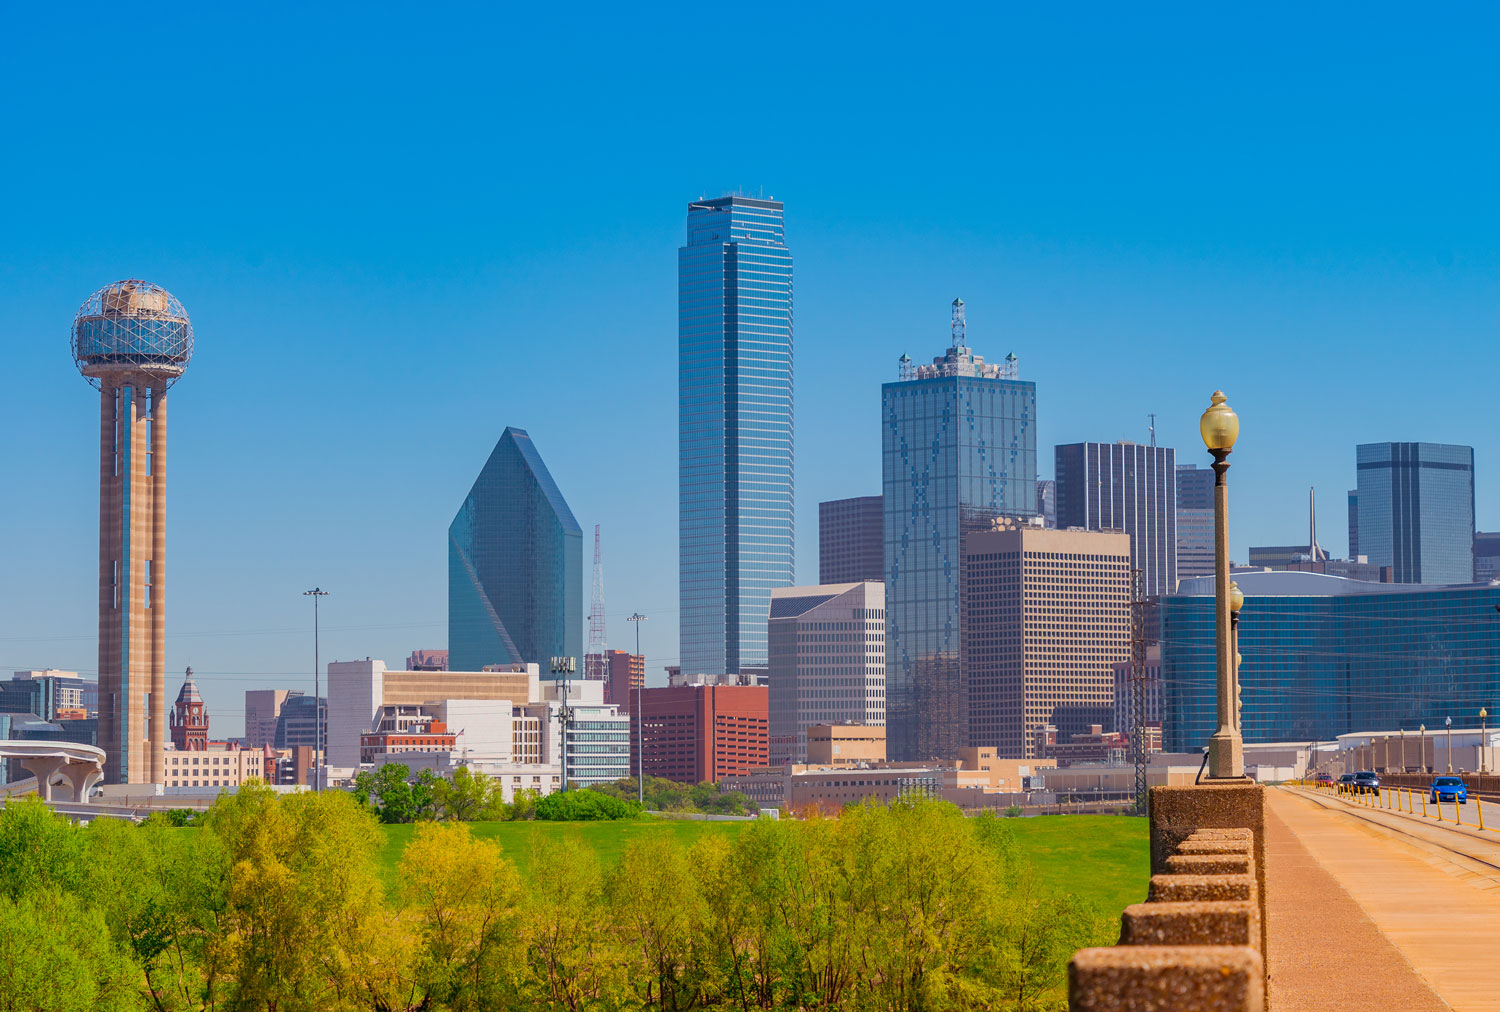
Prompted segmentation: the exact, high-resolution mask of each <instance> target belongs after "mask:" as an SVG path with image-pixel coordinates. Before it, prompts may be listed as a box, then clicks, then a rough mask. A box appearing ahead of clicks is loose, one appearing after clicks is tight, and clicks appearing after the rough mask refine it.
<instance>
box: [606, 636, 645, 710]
mask: <svg viewBox="0 0 1500 1012" xmlns="http://www.w3.org/2000/svg"><path fill="white" fill-rule="evenodd" d="M604 679H605V681H604V701H605V702H606V703H614V704H615V705H616V706H618V707H619V708H620V712H621V713H630V712H632V711H633V710H634V708H635V692H636V690H637V689H644V688H645V687H646V658H645V655H644V654H633V653H631V652H630V651H628V650H606V651H604Z"/></svg>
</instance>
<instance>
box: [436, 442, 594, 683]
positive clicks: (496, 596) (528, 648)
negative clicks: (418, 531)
mask: <svg viewBox="0 0 1500 1012" xmlns="http://www.w3.org/2000/svg"><path fill="white" fill-rule="evenodd" d="M582 656H583V529H582V528H581V527H579V526H578V521H577V520H575V519H573V511H572V510H570V509H568V504H567V502H566V501H565V500H564V499H563V497H562V493H561V492H560V491H558V488H557V483H556V482H554V481H553V480H552V475H551V474H550V473H548V471H547V465H546V464H544V463H542V458H541V455H540V454H538V453H537V451H536V446H535V445H534V444H533V443H532V442H531V437H530V436H529V435H527V434H526V430H525V429H516V428H507V429H506V430H505V433H504V435H502V436H501V437H500V442H498V443H496V444H495V449H494V451H493V452H491V453H490V459H489V460H487V461H485V465H484V469H483V470H482V471H480V472H479V477H478V478H476V479H475V481H474V487H473V488H471V489H470V490H469V496H468V498H467V499H465V500H464V504H463V505H462V506H460V507H459V510H458V515H457V516H455V517H454V518H453V523H451V524H450V525H449V526H448V667H449V669H450V670H453V671H478V670H480V669H481V668H483V667H484V666H485V665H486V664H514V663H525V662H530V663H535V664H539V665H541V668H542V671H543V672H546V671H547V670H548V667H547V665H548V661H549V659H550V658H553V657H574V658H580V659H581V658H582Z"/></svg>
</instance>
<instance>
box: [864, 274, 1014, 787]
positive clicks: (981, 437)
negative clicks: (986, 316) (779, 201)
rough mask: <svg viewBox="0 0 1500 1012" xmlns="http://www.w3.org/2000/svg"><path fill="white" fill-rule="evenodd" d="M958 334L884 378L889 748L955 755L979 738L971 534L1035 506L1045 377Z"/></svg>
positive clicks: (956, 322)
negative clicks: (1021, 371)
mask: <svg viewBox="0 0 1500 1012" xmlns="http://www.w3.org/2000/svg"><path fill="white" fill-rule="evenodd" d="M965 329H966V322H965V314H964V305H963V300H962V299H955V300H954V301H953V342H952V346H951V347H950V348H949V349H948V352H947V354H946V355H944V356H942V357H939V358H935V359H933V364H932V365H930V366H913V364H912V362H911V360H910V359H909V358H907V357H906V356H905V355H903V356H902V357H901V378H900V379H899V380H898V381H897V382H895V383H887V384H885V385H884V386H883V387H882V388H881V398H880V399H881V433H882V436H881V438H882V448H881V461H882V463H881V470H882V474H883V482H884V484H883V491H884V500H883V508H884V512H885V519H884V529H885V607H886V662H885V670H886V706H885V724H886V752H887V754H888V755H889V756H890V758H891V759H896V760H921V759H930V758H933V757H939V758H952V757H954V756H956V755H957V752H958V750H959V749H960V748H963V747H966V746H968V745H969V744H970V740H969V699H968V684H969V679H968V671H967V668H966V666H965V664H964V658H963V656H962V653H963V651H962V643H963V634H962V628H961V609H960V598H961V593H960V588H961V586H962V579H963V574H962V571H961V564H962V560H963V540H964V537H965V535H966V534H967V533H968V532H970V531H975V530H988V529H990V528H991V527H992V526H993V520H994V518H996V517H998V516H1035V515H1036V428H1035V421H1036V384H1035V383H1026V382H1022V381H1021V380H1020V379H1018V378H1016V358H1015V356H1014V355H1011V356H1009V357H1007V359H1006V360H1005V363H1004V364H1002V365H993V364H989V365H987V364H986V363H985V361H984V359H983V358H982V357H980V356H977V355H975V354H973V352H972V351H971V350H970V349H969V348H968V346H967V344H966V337H965Z"/></svg>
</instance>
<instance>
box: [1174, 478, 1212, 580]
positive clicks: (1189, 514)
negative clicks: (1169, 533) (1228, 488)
mask: <svg viewBox="0 0 1500 1012" xmlns="http://www.w3.org/2000/svg"><path fill="white" fill-rule="evenodd" d="M1213 573H1214V473H1213V471H1212V470H1210V469H1209V468H1206V467H1203V468H1200V467H1199V466H1198V465H1197V464H1178V465H1177V578H1178V579H1179V580H1187V579H1191V578H1192V577H1195V576H1212V575H1213Z"/></svg>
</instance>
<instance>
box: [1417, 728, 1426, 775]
mask: <svg viewBox="0 0 1500 1012" xmlns="http://www.w3.org/2000/svg"><path fill="white" fill-rule="evenodd" d="M1417 733H1418V734H1420V735H1421V736H1422V740H1421V741H1420V742H1418V743H1417V754H1418V755H1420V756H1421V757H1422V761H1421V762H1419V763H1418V764H1417V765H1418V766H1421V767H1422V772H1423V773H1426V772H1428V770H1427V725H1426V724H1418V725H1417Z"/></svg>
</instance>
